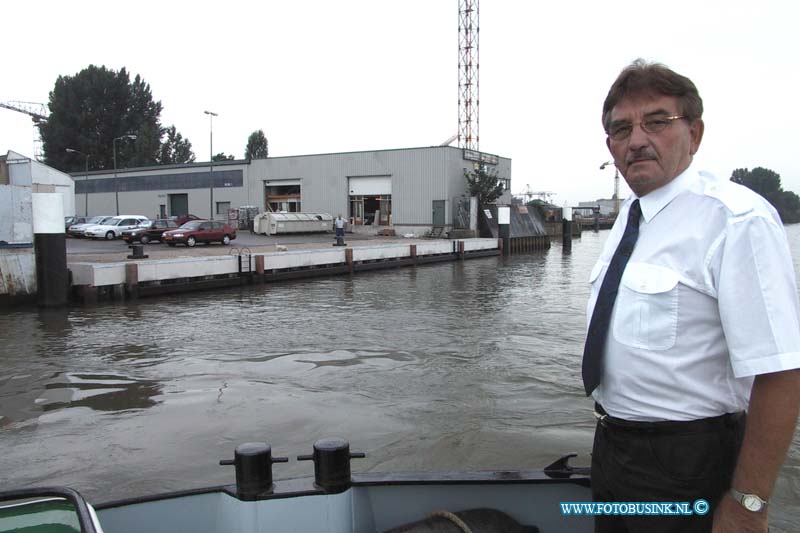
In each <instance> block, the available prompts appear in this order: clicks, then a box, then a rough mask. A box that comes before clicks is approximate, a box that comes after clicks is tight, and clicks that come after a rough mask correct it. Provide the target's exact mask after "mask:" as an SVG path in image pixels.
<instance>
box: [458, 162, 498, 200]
mask: <svg viewBox="0 0 800 533" xmlns="http://www.w3.org/2000/svg"><path fill="white" fill-rule="evenodd" d="M464 179H466V180H467V192H468V193H469V195H470V196H477V197H478V201H479V202H480V203H481V205H486V204H490V203H492V202H494V201H495V200H497V199H498V198H500V195H501V194H503V184H502V183H500V181H499V180H498V178H497V172H495V171H487V170H486V169H485V168H482V167H481V168H477V169H475V170H473V171H472V172H470V171H468V170H464Z"/></svg>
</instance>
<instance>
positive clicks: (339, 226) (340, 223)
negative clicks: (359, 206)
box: [333, 213, 347, 239]
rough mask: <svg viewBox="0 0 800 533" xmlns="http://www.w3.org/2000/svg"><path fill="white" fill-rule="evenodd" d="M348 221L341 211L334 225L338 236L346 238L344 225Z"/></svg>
mask: <svg viewBox="0 0 800 533" xmlns="http://www.w3.org/2000/svg"><path fill="white" fill-rule="evenodd" d="M345 224H347V222H346V221H345V219H343V218H342V214H341V213H339V215H337V217H336V218H335V219H334V221H333V226H334V228H336V238H337V239H338V238H342V239H343V238H344V227H345Z"/></svg>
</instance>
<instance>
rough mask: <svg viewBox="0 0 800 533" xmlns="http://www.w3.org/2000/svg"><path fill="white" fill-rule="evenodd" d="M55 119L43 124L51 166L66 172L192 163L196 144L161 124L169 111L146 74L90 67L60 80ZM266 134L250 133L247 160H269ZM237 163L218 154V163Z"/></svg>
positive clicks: (53, 101) (54, 94) (53, 103)
mask: <svg viewBox="0 0 800 533" xmlns="http://www.w3.org/2000/svg"><path fill="white" fill-rule="evenodd" d="M48 106H49V109H50V115H49V117H48V118H47V121H43V122H41V123H40V124H39V132H40V134H41V137H42V144H43V146H42V148H43V152H44V162H45V164H47V165H49V166H51V167H54V168H57V169H59V170H62V171H64V172H79V171H81V170H84V168H85V165H86V164H87V163H88V167H89V170H110V169H113V168H114V166H115V165H114V163H115V162H114V158H115V155H116V167H117V168H125V167H141V166H150V165H172V164H182V163H192V162H194V161H195V159H196V156H195V153H194V151H193V150H192V143H191V142H190V141H189V139H188V138H186V137H184V136H183V135H182V134H181V133H180V132H179V131H178V128H177V127H176V126H175V125H174V124H172V125H169V126H165V125H163V124H162V123H161V111H162V110H163V106H162V104H161V102H160V101H156V100H154V99H153V93H152V90H151V88H150V84H149V83H147V82H145V81H144V79H143V78H142V77H141V76H140V75H138V74H137V75H136V76H135V77H134V78H133V80H131V78H130V75H129V74H128V71H127V70H126V69H125V68H124V67H123V68H122V69H120V70H119V71H115V70H112V69H108V68H106V67H105V66H101V67H97V66H95V65H89V66H88V67H87V68H85V69H83V70H81V71H80V72H78V73H77V74H75V75H73V76H59V77H58V79H57V80H56V83H55V86H54V87H53V90H52V91H51V92H50V97H49V101H48ZM268 152H269V150H268V143H267V138H266V136H265V135H264V131H263V130H257V131H254V132H253V133H251V134H250V136H249V137H248V139H247V145H246V146H245V156H244V157H245V159H263V158H266V157H267V155H268ZM230 159H234V156H233V155H228V154H225V153H222V152H220V153H218V154H216V155H214V156H213V157H212V160H213V161H224V160H230Z"/></svg>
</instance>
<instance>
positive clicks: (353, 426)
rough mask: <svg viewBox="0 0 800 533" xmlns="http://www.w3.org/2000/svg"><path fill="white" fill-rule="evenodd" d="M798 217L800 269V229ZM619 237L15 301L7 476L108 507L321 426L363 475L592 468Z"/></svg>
mask: <svg viewBox="0 0 800 533" xmlns="http://www.w3.org/2000/svg"><path fill="white" fill-rule="evenodd" d="M787 232H788V234H789V238H790V243H791V246H792V249H793V255H794V258H795V268H796V270H798V266H800V225H794V226H788V227H787ZM607 235H608V232H607V231H603V232H599V233H592V232H584V234H583V236H582V238H581V239H579V240H576V241H575V242H574V244H573V249H572V253H568V254H565V253H562V249H561V247H560V245H559V243H554V245H553V247H552V248H551V249H550V250H549V251H542V252H539V253H533V254H527V255H518V256H513V257H510V258H502V257H492V258H484V259H475V260H470V261H466V262H454V263H442V264H436V265H427V266H421V267H419V268H404V269H396V270H389V271H379V272H372V273H360V274H357V275H355V276H353V277H348V276H340V277H334V278H328V279H311V280H303V281H294V282H285V283H280V284H272V285H264V286H254V287H246V288H242V289H238V288H237V289H226V290H222V291H214V292H204V293H196V294H191V295H183V296H179V297H161V298H157V299H145V300H141V301H138V302H134V303H128V304H125V305H119V304H110V305H104V306H98V307H87V308H71V309H68V310H62V311H38V310H19V311H13V312H6V313H2V314H0V369H2V371H1V372H0V447H2V453H0V484H1V485H2V486H3V487H4V488H10V487H22V486H34V485H69V486H72V487H74V488H76V489H78V490H80V491H81V492H82V493H83V494H84V495H85V496H86V497H87V498H88V499H89V500H91V501H94V502H102V501H108V500H113V499H119V498H125V497H130V496H137V495H143V494H151V493H157V492H164V491H170V490H179V489H187V488H193V487H202V486H208V485H216V484H223V483H231V482H233V479H234V473H233V469H232V468H231V467H220V466H218V461H219V459H222V458H232V457H233V450H234V448H235V447H236V445H237V444H239V443H242V442H251V441H264V442H268V443H270V444H271V445H272V447H273V454H274V455H276V456H290V457H293V456H295V455H297V454H301V453H303V454H305V453H310V452H311V445H312V443H313V442H314V441H315V440H317V439H319V438H322V437H328V436H341V437H343V438H346V439H348V440H349V441H350V442H351V448H352V449H353V450H356V451H363V452H366V454H367V458H366V459H359V460H354V461H353V469H354V471H368V470H370V471H399V470H443V469H475V468H477V469H488V468H499V469H505V468H541V467H544V466H545V465H546V464H548V463H549V462H551V461H553V460H555V459H556V458H558V457H559V456H560V455H562V454H565V453H569V452H577V453H579V454H580V456H579V460H578V464H588V463H589V455H588V454H589V451H590V450H591V442H592V434H593V431H594V418H593V416H592V404H591V402H590V400H587V399H586V398H585V397H584V394H583V389H582V385H581V377H580V360H581V354H582V351H583V339H584V329H585V317H584V309H585V303H586V298H587V296H588V290H589V288H588V284H587V279H588V276H589V272H590V270H591V267H592V265H593V263H594V261H595V259H596V257H597V256H598V254H599V252H600V249H601V247H602V245H603V242H604V241H605V238H606V237H607ZM274 475H275V477H276V478H287V477H298V476H306V475H312V465H311V464H310V463H308V462H304V463H298V462H296V461H294V460H292V461H291V462H290V463H288V464H276V465H275V466H274ZM799 502H800V437H799V436H798V433H795V438H794V440H793V443H792V448H791V450H790V454H789V457H788V459H787V461H786V464H785V465H784V467H783V469H782V472H781V476H780V478H779V480H778V485H777V488H776V494H775V498H774V504H773V505H772V511H771V517H772V526H773V528H774V529H775V530H786V531H792V530H795V527H796V524H798V523H800V505H798V503H799Z"/></svg>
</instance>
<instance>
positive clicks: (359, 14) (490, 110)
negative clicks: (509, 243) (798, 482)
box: [0, 0, 800, 204]
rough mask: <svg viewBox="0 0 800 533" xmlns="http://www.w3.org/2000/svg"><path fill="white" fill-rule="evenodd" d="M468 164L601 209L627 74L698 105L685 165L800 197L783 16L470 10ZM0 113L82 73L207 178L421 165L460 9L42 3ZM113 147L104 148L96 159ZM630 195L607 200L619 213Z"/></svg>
mask: <svg viewBox="0 0 800 533" xmlns="http://www.w3.org/2000/svg"><path fill="white" fill-rule="evenodd" d="M480 8H481V10H480V149H481V151H484V152H490V153H494V154H497V155H500V156H504V157H509V158H511V159H512V191H513V192H515V193H516V192H520V191H522V190H523V189H524V188H525V187H526V185H530V187H531V189H532V190H534V191H551V192H553V193H555V196H554V198H553V200H554V201H555V202H556V203H558V204H563V203H564V202H570V203H571V204H574V203H576V202H577V201H579V200H593V199H596V198H601V197H606V198H607V197H610V196H611V194H612V192H613V174H614V172H613V169H612V168H607V169H606V170H602V171H601V170H599V168H598V167H599V166H600V164H601V163H603V162H604V161H606V160H608V159H609V154H608V152H607V150H606V147H605V136H604V133H603V130H602V127H601V123H600V114H601V109H602V102H603V99H604V98H605V95H606V93H607V91H608V87H609V86H610V84H611V83H612V82H613V80H614V78H615V77H616V76H617V74H618V73H619V71H620V70H621V69H622V68H623V67H624V66H625V65H627V64H628V63H630V62H631V61H632V60H633V59H635V58H637V57H643V58H645V59H650V60H657V61H660V62H663V63H665V64H667V65H668V66H670V67H671V68H673V69H674V70H676V71H678V72H680V73H682V74H684V75H686V76H688V77H690V78H691V79H692V80H693V81H694V82H695V83H696V85H697V86H698V88H699V90H700V95H701V97H702V98H703V101H704V104H705V110H706V112H705V115H704V119H705V123H706V132H705V138H704V140H703V144H702V146H701V147H700V151H699V153H698V155H697V156H696V159H695V161H696V162H697V164H698V165H700V166H701V167H703V168H705V169H706V170H709V171H711V172H713V173H715V174H717V175H720V176H725V177H728V176H730V173H731V171H732V170H733V169H734V168H739V167H747V168H753V167H756V166H764V167H767V168H771V169H772V170H774V171H776V172H778V173H779V174H780V175H781V178H782V183H783V186H784V188H785V189H787V190H793V191H795V192H798V193H800V158H798V156H797V151H798V148H797V144H798V140H799V139H800V106H798V105H797V98H798V95H800V42H799V41H800V37H798V35H800V33H798V31H797V24H798V21H800V3H799V2H795V1H792V0H785V1H763V0H762V1H759V2H754V1H752V0H749V1H746V2H745V1H739V0H733V1H731V0H728V1H697V0H694V1H683V0H672V1H671V2H641V1H636V2H634V1H613V0H609V1H606V2H596V1H588V0H587V1H572V2H570V1H561V2H531V1H522V0H520V1H510V0H494V1H492V0H484V1H483V2H482V3H481V6H480ZM3 12H4V13H3V20H4V23H3V30H2V31H3V43H4V54H3V55H4V57H3V68H2V78H1V79H2V82H1V83H0V101H2V102H7V101H11V100H22V101H33V102H43V103H46V102H47V100H48V95H49V92H50V90H52V88H53V85H54V83H55V80H56V78H57V77H58V76H59V75H74V74H76V73H77V72H79V71H80V70H81V69H83V68H85V67H87V66H88V65H90V64H95V65H105V66H106V67H108V68H111V69H114V70H118V69H120V68H122V67H126V68H127V69H128V71H129V72H130V73H131V77H133V76H134V75H136V74H140V75H141V76H142V77H143V78H144V79H145V81H147V82H148V83H150V85H151V88H152V91H153V95H154V98H155V99H156V100H160V101H161V103H162V104H163V107H164V110H163V112H162V115H161V118H162V123H163V124H164V125H165V126H169V125H171V124H174V125H175V126H177V128H178V131H179V132H181V133H182V134H183V135H184V137H188V139H189V140H190V141H191V142H192V145H193V149H194V152H195V154H196V155H197V160H198V161H207V160H208V158H209V135H208V134H209V118H208V116H206V115H204V114H203V111H204V110H206V109H208V110H211V111H214V112H216V113H218V114H219V116H218V117H216V118H215V119H214V124H213V129H214V152H215V153H217V152H220V151H224V152H225V153H227V154H233V155H235V156H236V157H237V159H238V158H242V157H243V156H244V148H245V144H246V141H247V137H248V135H249V134H250V133H251V132H253V131H254V130H257V129H263V130H264V132H265V133H266V135H267V138H268V140H269V153H270V155H271V156H283V155H301V154H313V153H329V152H343V151H358V150H374V149H389V148H407V147H417V146H432V145H438V144H440V143H442V142H444V141H445V140H446V139H448V138H449V137H450V136H451V135H453V134H455V133H456V132H457V130H458V0H424V1H423V0H405V1H403V2H396V1H395V2H389V1H384V0H370V1H367V0H364V1H361V0H358V1H356V0H340V1H337V2H332V1H322V0H320V1H301V0H294V1H287V0H281V1H277V0H261V1H257V2H253V1H252V0H251V1H250V2H240V1H238V0H228V1H226V2H206V1H199V2H180V3H179V2H170V1H164V0H161V1H159V2H155V1H151V0H140V1H138V2H125V3H122V2H108V1H102V2H95V1H83V2H81V1H73V2H63V1H57V2H49V1H42V0H28V1H27V2H22V1H21V0H14V1H13V2H8V3H6V4H4V7H3ZM32 138H33V129H32V127H31V121H30V120H29V118H28V117H27V116H26V115H22V114H19V113H14V112H11V111H8V110H5V109H0V152H2V153H5V151H6V150H8V149H12V150H15V151H18V152H21V153H23V154H26V155H32V153H33V142H32ZM109 142H110V141H109ZM627 194H629V190H628V189H627V188H626V187H623V189H622V195H623V197H624V196H626V195H627Z"/></svg>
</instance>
